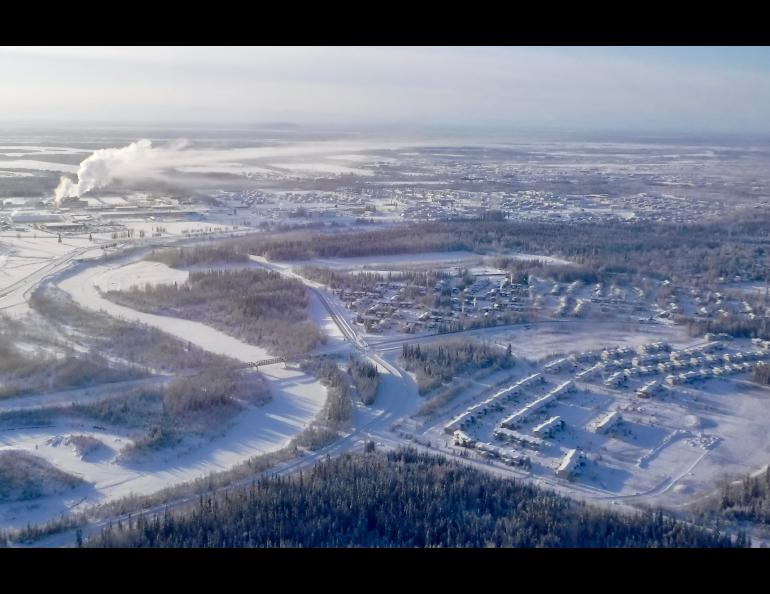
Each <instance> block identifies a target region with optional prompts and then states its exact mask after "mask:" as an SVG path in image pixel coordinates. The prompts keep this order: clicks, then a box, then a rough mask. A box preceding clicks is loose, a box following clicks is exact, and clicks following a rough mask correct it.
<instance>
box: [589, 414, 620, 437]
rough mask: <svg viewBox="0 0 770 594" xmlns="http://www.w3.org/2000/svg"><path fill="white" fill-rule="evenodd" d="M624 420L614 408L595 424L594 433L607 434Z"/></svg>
mask: <svg viewBox="0 0 770 594" xmlns="http://www.w3.org/2000/svg"><path fill="white" fill-rule="evenodd" d="M622 420H623V417H622V416H620V413H619V412H618V411H616V410H613V411H612V412H610V413H607V414H606V415H605V416H604V417H602V418H601V419H600V420H599V421H598V422H597V423H596V424H595V425H594V433H604V434H606V433H608V432H609V431H611V430H612V429H614V428H615V427H616V426H617V424H618V423H620V421H622Z"/></svg>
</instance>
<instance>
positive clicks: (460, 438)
mask: <svg viewBox="0 0 770 594" xmlns="http://www.w3.org/2000/svg"><path fill="white" fill-rule="evenodd" d="M452 443H453V444H454V445H456V446H461V447H464V448H470V447H473V445H474V444H475V443H476V442H475V441H474V440H473V438H472V437H471V436H470V435H468V434H467V433H465V432H463V431H460V430H459V429H458V430H457V431H455V432H454V434H453V436H452Z"/></svg>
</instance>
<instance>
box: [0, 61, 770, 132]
mask: <svg viewBox="0 0 770 594" xmlns="http://www.w3.org/2000/svg"><path fill="white" fill-rule="evenodd" d="M0 85H2V92H0V119H1V120H3V121H6V122H11V121H14V120H28V121H29V120H33V121H34V120H48V121H55V120H63V121H89V120H98V121H109V122H114V123H116V124H121V123H130V122H137V121H154V122H168V123H174V122H180V121H183V122H201V123H216V122H249V123H260V122H273V121H291V122H297V123H322V124H329V123H346V124H365V123H372V124H400V125H405V126H411V125H420V124H422V125H433V126H440V125H456V126H492V127H494V126H511V127H521V128H545V129H560V128H565V129H566V128H570V129H578V130H596V131H605V130H619V131H623V130H629V131H655V132H666V131H672V132H689V131H706V132H708V131H718V132H737V133H740V132H753V133H768V132H770V48H767V47H728V48H720V47H621V48H612V47H577V48H575V47H544V48H537V47H450V48H441V47H417V48H409V47H322V48H312V47H279V48H248V47H247V48H239V47H211V48H205V47H197V48H182V47H161V48H147V47H136V48H121V47H107V48H95V47H85V48H83V47H66V48H55V47H25V48H2V49H0Z"/></svg>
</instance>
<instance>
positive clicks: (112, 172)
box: [54, 139, 181, 206]
mask: <svg viewBox="0 0 770 594" xmlns="http://www.w3.org/2000/svg"><path fill="white" fill-rule="evenodd" d="M179 148H181V147H173V148H171V147H170V150H179ZM167 150H169V149H167ZM157 151H158V149H155V148H153V146H152V142H151V141H149V140H147V139H143V140H139V141H137V142H132V143H131V144H129V145H128V146H125V147H123V148H108V149H100V150H98V151H95V152H94V153H93V154H92V155H91V156H90V157H88V158H86V159H85V160H84V161H82V162H81V163H80V167H79V168H78V181H77V182H74V181H73V180H72V179H70V178H69V177H66V176H62V178H61V180H60V181H59V185H58V186H57V187H56V190H54V202H55V203H56V205H57V206H59V205H60V204H61V201H62V199H64V198H80V197H81V196H82V195H83V194H85V193H87V192H90V191H91V190H94V189H96V188H102V187H104V186H106V185H108V184H109V183H110V182H112V181H113V180H114V179H115V178H121V177H135V176H136V174H137V173H140V172H141V171H146V170H148V169H149V168H150V166H151V165H152V163H153V161H154V160H156V158H155V153H156V152H157Z"/></svg>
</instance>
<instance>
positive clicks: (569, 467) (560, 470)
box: [556, 449, 584, 479]
mask: <svg viewBox="0 0 770 594" xmlns="http://www.w3.org/2000/svg"><path fill="white" fill-rule="evenodd" d="M583 462H584V456H583V453H582V452H581V451H580V450H577V449H573V450H567V453H566V454H565V455H564V457H563V458H562V459H561V463H560V464H559V466H558V467H557V468H556V476H557V477H559V478H565V479H568V478H570V477H572V476H573V475H574V474H575V473H576V472H577V470H578V468H579V467H580V466H582V464H583Z"/></svg>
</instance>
